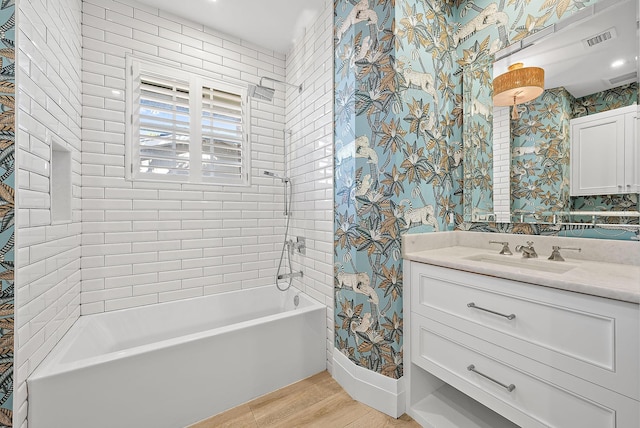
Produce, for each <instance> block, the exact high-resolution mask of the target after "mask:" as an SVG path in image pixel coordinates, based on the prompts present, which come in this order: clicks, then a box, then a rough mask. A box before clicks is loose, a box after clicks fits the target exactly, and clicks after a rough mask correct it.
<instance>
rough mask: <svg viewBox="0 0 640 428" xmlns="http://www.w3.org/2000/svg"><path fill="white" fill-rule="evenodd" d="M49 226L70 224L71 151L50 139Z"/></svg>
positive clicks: (57, 141) (55, 140)
mask: <svg viewBox="0 0 640 428" xmlns="http://www.w3.org/2000/svg"><path fill="white" fill-rule="evenodd" d="M49 146H50V147H51V158H50V159H51V161H50V162H51V163H50V165H51V176H50V177H49V190H50V193H51V224H61V223H70V222H71V201H72V192H71V151H70V150H69V149H68V147H67V144H66V143H64V142H61V141H59V140H57V139H56V138H51V139H50V141H49Z"/></svg>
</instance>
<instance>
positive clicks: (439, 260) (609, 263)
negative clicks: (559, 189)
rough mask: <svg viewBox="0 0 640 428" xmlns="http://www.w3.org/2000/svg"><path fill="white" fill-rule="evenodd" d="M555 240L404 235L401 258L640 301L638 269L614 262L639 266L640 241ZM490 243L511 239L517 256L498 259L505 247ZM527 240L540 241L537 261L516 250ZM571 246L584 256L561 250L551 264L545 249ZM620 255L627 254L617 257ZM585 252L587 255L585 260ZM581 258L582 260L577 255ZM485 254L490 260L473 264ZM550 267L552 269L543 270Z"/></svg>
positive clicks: (458, 235)
mask: <svg viewBox="0 0 640 428" xmlns="http://www.w3.org/2000/svg"><path fill="white" fill-rule="evenodd" d="M463 234H471V236H468V237H465V236H464V235H463ZM422 235H424V236H422ZM428 235H441V236H428ZM444 235H449V236H444ZM478 235H486V236H478ZM465 238H466V239H465ZM487 238H490V239H487ZM553 238H554V237H541V236H526V235H509V234H485V233H478V232H447V233H443V234H440V233H431V234H420V235H418V234H416V235H406V236H405V237H403V239H404V241H403V244H404V245H403V248H404V250H403V257H404V258H405V259H408V260H412V261H416V262H421V263H428V264H433V265H437V266H444V267H448V268H452V269H458V270H464V271H468V272H475V273H479V274H483V275H489V276H495V277H499V278H506V279H512V280H516V281H522V282H527V283H531V284H536V285H542V286H546V287H552V288H558V289H562V290H568V291H574V292H578V293H584V294H590V295H593V296H600V297H606V298H609V299H615V300H622V301H626V302H631V303H640V265H637V264H625V263H618V262H616V261H623V262H625V261H632V262H636V260H637V259H640V243H638V242H633V243H629V242H622V243H621V244H620V245H619V248H618V245H616V243H615V242H613V243H612V242H611V241H609V242H603V243H598V242H588V241H598V240H587V239H580V238H574V239H575V240H577V241H578V242H577V243H576V242H572V241H571V240H572V238H565V239H569V241H566V240H562V241H554V240H553ZM556 239H559V238H556ZM489 240H499V241H502V240H504V241H509V242H510V246H511V250H512V251H513V253H514V254H513V255H511V256H508V255H499V254H498V253H499V251H500V249H501V246H500V245H489V244H488V241H489ZM526 240H531V241H534V242H536V241H537V243H538V244H534V246H535V247H536V250H537V252H538V254H539V257H538V258H537V259H524V260H523V259H522V255H521V254H519V253H516V252H515V247H516V245H523V244H524V243H525V241H526ZM547 241H548V242H547ZM485 243H486V244H485ZM474 244H476V245H474ZM478 244H479V245H478ZM572 244H573V245H576V244H577V245H581V248H583V250H582V251H581V252H580V253H577V252H574V251H562V250H561V253H562V255H563V257H564V258H565V261H564V262H559V261H550V260H547V257H548V256H549V254H550V252H549V254H547V252H548V251H546V250H547V247H549V248H550V245H560V246H565V247H569V246H572ZM628 244H632V245H628ZM599 246H601V247H602V248H599ZM601 251H607V252H608V254H607V255H606V256H605V255H599V253H600V252H601ZM616 251H621V252H623V253H621V254H620V255H619V257H616V255H615V253H616ZM574 253H575V254H574ZM584 253H587V255H586V256H585V254H584ZM589 253H592V254H595V255H596V257H593V259H590V258H589ZM578 254H579V255H580V258H578V257H577V256H578ZM485 256H486V257H487V259H488V261H487V260H472V259H474V258H475V259H478V258H483V257H485ZM469 258H471V260H470V259H469ZM503 258H504V259H503ZM596 260H597V261H596ZM547 267H548V268H549V271H547V270H545V269H546V268H547ZM561 269H568V270H567V271H566V272H553V271H552V270H561Z"/></svg>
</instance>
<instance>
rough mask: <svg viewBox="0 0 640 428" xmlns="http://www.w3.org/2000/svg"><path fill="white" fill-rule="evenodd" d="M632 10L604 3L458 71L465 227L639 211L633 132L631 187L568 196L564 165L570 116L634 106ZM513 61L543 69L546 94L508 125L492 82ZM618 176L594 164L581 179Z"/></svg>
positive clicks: (625, 1)
mask: <svg viewBox="0 0 640 428" xmlns="http://www.w3.org/2000/svg"><path fill="white" fill-rule="evenodd" d="M637 9H638V3H637V1H635V0H616V1H609V0H602V1H600V2H598V3H597V4H596V5H593V6H590V7H588V8H585V9H583V10H582V11H580V12H577V13H575V14H574V15H572V16H570V17H568V18H565V19H563V20H561V21H560V22H558V23H556V24H554V25H551V26H549V27H546V28H545V29H543V30H542V31H539V32H537V33H534V34H533V35H531V36H529V37H527V38H525V39H522V40H521V41H519V42H517V43H515V44H512V45H510V46H508V47H507V48H505V49H502V50H500V51H498V52H496V53H495V54H494V55H484V56H482V57H480V58H479V59H478V60H476V61H475V62H474V63H472V64H469V65H467V66H465V67H464V70H463V106H464V117H463V120H464V122H463V140H464V150H465V158H464V161H465V176H464V191H465V192H464V198H465V199H464V219H465V221H479V222H482V221H498V222H514V223H515V222H532V223H547V222H548V223H551V222H554V223H555V222H559V221H564V222H568V221H570V220H572V219H573V218H574V217H576V216H578V214H576V212H578V211H579V212H581V213H585V214H584V215H585V216H586V215H593V214H594V213H597V216H599V217H604V216H606V215H613V214H611V213H612V212H613V211H615V212H616V214H621V212H624V213H629V212H637V211H638V186H639V185H640V182H638V179H639V178H640V148H639V147H638V142H637V140H638V136H637V131H635V130H634V132H635V134H634V135H633V136H632V137H631V138H633V139H634V144H633V148H632V150H633V152H630V151H629V150H627V153H626V154H625V155H624V157H625V158H627V159H633V163H634V165H633V168H635V172H634V174H635V175H634V178H633V180H635V182H634V183H633V187H631V186H629V185H627V186H625V188H624V189H623V191H620V192H617V191H615V190H614V191H612V192H607V193H606V194H604V193H603V194H591V195H588V196H573V195H572V194H573V193H575V191H573V190H572V189H571V179H572V178H571V177H572V176H575V173H576V172H577V168H578V167H577V166H575V165H574V166H573V167H572V165H571V159H570V158H571V157H570V153H571V137H572V136H571V123H572V119H577V118H581V117H585V116H589V115H592V114H596V113H599V112H602V111H607V110H613V109H617V108H621V107H624V106H629V105H633V104H637V102H638V60H637V58H638V51H639V49H638V23H637V22H638V10H637ZM516 62H523V63H524V64H525V67H527V66H533V67H541V68H543V69H544V70H545V91H544V92H543V94H542V95H540V96H539V97H538V98H536V99H535V100H533V101H530V102H528V103H525V104H519V105H517V106H516V107H515V108H517V109H518V113H519V118H518V119H510V113H509V111H510V109H512V108H514V107H496V108H494V107H493V102H492V96H493V92H492V85H491V81H492V78H493V76H497V75H500V74H502V73H504V72H506V71H507V67H508V66H509V65H511V64H513V63H516ZM628 108H629V107H628ZM631 108H633V107H631ZM636 110H637V107H636ZM634 111H635V110H634ZM637 123H638V120H637V113H634V118H633V125H634V128H637ZM604 144H612V143H610V142H608V141H605V142H604ZM606 150H607V153H608V152H609V149H608V148H607V149H606ZM611 150H616V149H615V148H614V147H612V148H611ZM621 156H623V155H621ZM592 165H593V164H592ZM572 168H573V169H574V171H572V170H571V169H572ZM583 168H584V167H583ZM615 170H617V167H616V166H610V165H609V166H605V165H603V164H602V165H601V164H599V163H598V164H597V165H596V166H590V167H589V168H588V170H587V169H586V168H584V170H583V171H581V174H583V175H586V176H594V177H595V176H599V175H606V174H607V173H609V172H611V171H615ZM587 213H588V214H587ZM569 214H571V216H569ZM594 218H595V217H594ZM625 221H626V220H625Z"/></svg>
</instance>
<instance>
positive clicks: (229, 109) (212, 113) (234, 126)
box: [201, 87, 245, 182]
mask: <svg viewBox="0 0 640 428" xmlns="http://www.w3.org/2000/svg"><path fill="white" fill-rule="evenodd" d="M242 108H243V106H242V98H241V95H239V94H233V93H230V92H225V91H221V90H217V89H214V88H211V87H203V88H202V117H201V123H202V175H203V177H205V178H209V177H212V178H213V177H215V178H223V179H225V180H229V181H231V182H241V181H242V180H243V176H244V175H245V171H244V162H243V158H244V150H245V147H244V126H245V124H244V123H243V112H242Z"/></svg>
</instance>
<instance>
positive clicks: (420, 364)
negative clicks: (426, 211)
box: [403, 232, 640, 428]
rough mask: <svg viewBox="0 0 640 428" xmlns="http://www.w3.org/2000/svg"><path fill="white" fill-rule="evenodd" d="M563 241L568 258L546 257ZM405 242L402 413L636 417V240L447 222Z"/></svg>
mask: <svg viewBox="0 0 640 428" xmlns="http://www.w3.org/2000/svg"><path fill="white" fill-rule="evenodd" d="M496 239H497V240H500V241H505V242H509V243H510V249H511V250H512V251H513V250H514V249H515V248H516V246H520V245H523V246H524V245H525V242H526V241H527V240H530V241H532V242H533V244H532V245H531V247H532V248H533V247H535V250H536V251H537V254H538V257H536V258H523V256H522V254H521V253H516V252H515V251H513V254H512V255H508V254H499V253H500V252H501V249H502V247H501V246H500V245H494V244H490V243H489V241H491V240H496ZM558 246H559V247H561V248H560V250H559V251H560V252H561V253H562V256H563V257H564V258H565V261H553V260H548V259H547V258H548V257H549V256H550V255H551V254H552V253H553V252H554V247H558ZM580 246H582V247H583V248H582V251H581V252H580V253H578V252H577V251H571V252H570V251H564V250H563V249H562V248H563V247H580ZM403 247H404V254H403V256H404V259H405V265H404V266H405V267H404V269H405V270H404V272H405V288H404V314H405V324H404V327H405V332H406V333H405V337H404V340H405V342H404V349H405V355H404V358H405V363H404V367H405V379H406V380H405V382H406V383H405V385H406V395H407V413H408V414H409V415H410V416H412V417H413V418H414V419H415V420H416V421H418V422H419V423H420V424H421V425H423V426H425V427H434V428H435V427H437V428H446V427H465V428H475V427H478V428H480V427H492V428H505V427H517V426H521V427H527V428H528V427H557V428H573V427H581V428H589V427H593V428H609V427H611V428H613V427H617V428H627V427H628V428H633V427H638V426H640V363H639V362H640V343H639V338H640V316H639V315H640V310H639V307H638V302H639V301H640V266H639V265H638V263H640V262H639V260H640V244H639V243H637V242H625V241H606V240H585V239H576V238H559V237H545V236H527V235H509V234H492V233H478V232H448V233H432V234H421V235H406V236H405V237H404V241H403ZM520 249H521V248H520ZM567 249H568V248H567ZM556 250H557V249H556Z"/></svg>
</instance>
